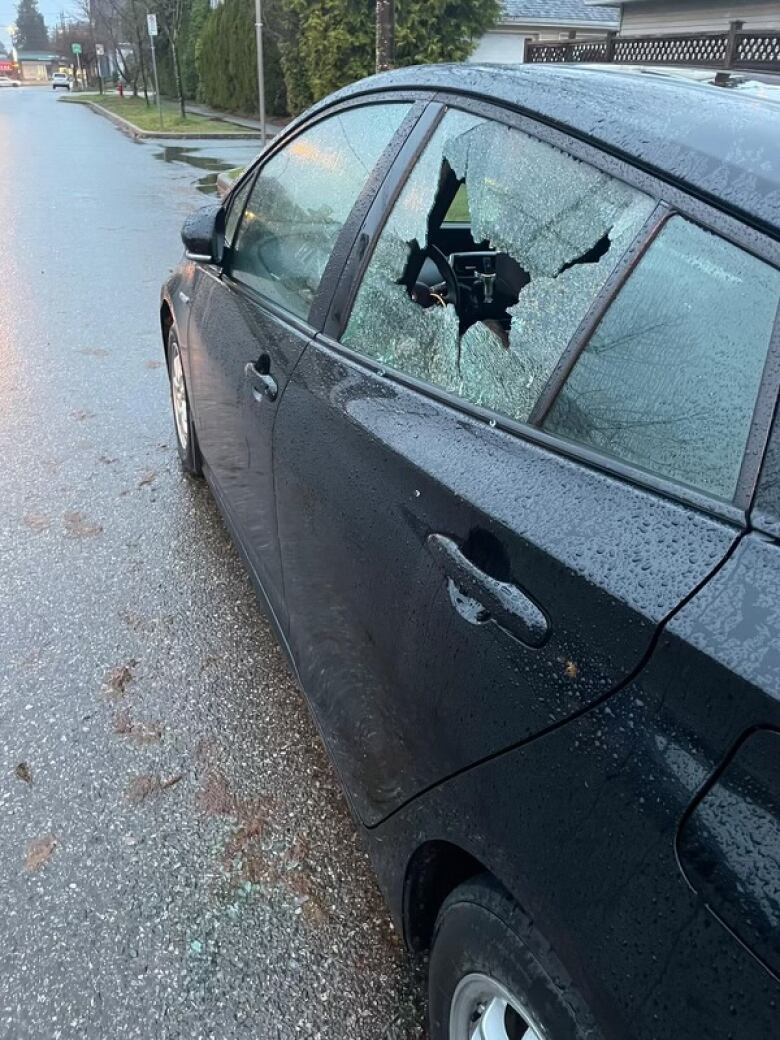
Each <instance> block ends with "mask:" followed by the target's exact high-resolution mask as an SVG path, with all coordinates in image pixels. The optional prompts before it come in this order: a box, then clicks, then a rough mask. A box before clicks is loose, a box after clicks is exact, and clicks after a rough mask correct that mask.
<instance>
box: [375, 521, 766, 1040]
mask: <svg viewBox="0 0 780 1040" xmlns="http://www.w3.org/2000/svg"><path fill="white" fill-rule="evenodd" d="M778 554H780V546H777V545H776V544H771V545H770V544H768V543H766V542H764V541H763V540H762V539H761V538H760V537H759V536H756V535H748V536H746V537H745V538H744V539H743V540H741V541H740V543H739V546H738V547H737V549H736V550H735V551H734V553H733V554H732V556H731V557H730V558H729V560H727V561H726V563H724V565H723V567H722V568H721V569H720V571H719V572H718V574H717V575H716V576H715V578H713V580H712V582H711V583H710V584H709V585H707V586H705V588H704V589H703V590H702V592H701V593H699V595H698V596H695V597H694V598H693V599H691V600H690V602H689V603H688V604H687V605H686V606H685V607H684V608H682V609H681V610H680V611H679V613H678V614H677V615H676V616H675V618H673V619H672V621H671V622H670V624H669V625H668V627H667V629H666V630H665V631H664V633H663V634H662V636H661V637H660V640H659V643H658V646H657V647H656V649H655V650H654V653H653V655H652V656H651V658H650V661H649V662H648V664H647V665H646V666H645V668H644V669H643V670H642V672H641V673H640V674H639V675H638V676H637V678H636V679H634V680H633V681H632V682H630V683H629V684H628V685H627V686H626V687H625V688H624V689H623V690H622V691H620V692H619V693H617V694H615V695H614V696H612V697H609V698H607V699H606V700H605V701H604V702H603V703H602V704H600V705H598V706H597V707H595V708H593V709H591V710H590V711H589V712H587V713H585V714H584V715H582V716H581V717H580V718H578V719H577V720H575V721H573V722H570V723H568V724H566V725H563V726H559V727H557V728H556V729H555V730H554V731H552V732H551V733H549V734H548V735H546V736H545V737H543V738H542V739H540V740H536V741H532V742H530V743H528V744H527V745H525V746H521V747H519V748H517V749H516V750H513V751H511V752H509V753H507V754H504V755H501V756H499V757H497V758H495V759H493V760H492V761H490V762H488V763H486V764H484V765H482V766H479V767H478V768H476V769H474V770H471V771H470V772H468V773H466V774H464V775H463V776H460V777H458V778H456V779H453V780H451V781H450V782H449V783H447V784H444V785H443V786H441V787H439V788H437V789H436V790H434V791H432V792H429V793H428V794H427V795H426V796H425V797H424V798H423V799H420V800H419V801H417V802H412V803H411V805H409V806H408V807H406V808H404V809H403V810H401V811H400V812H398V813H397V814H395V815H394V816H393V817H391V819H390V820H388V821H387V822H386V823H384V824H382V825H381V826H380V827H378V828H377V829H376V830H375V831H372V845H371V849H372V857H373V859H374V862H375V865H376V867H377V870H378V873H379V876H380V879H381V880H382V882H383V886H384V888H385V890H386V892H387V893H388V897H389V899H390V903H391V906H392V908H393V910H394V914H395V915H396V917H397V919H398V920H400V921H403V920H404V919H405V920H406V926H407V935H409V936H410V937H411V938H412V941H413V942H414V941H417V942H418V943H419V945H421V946H422V945H424V943H425V941H426V939H427V938H428V936H426V933H425V927H424V922H425V918H424V915H423V914H421V913H418V915H417V924H416V926H415V922H414V916H413V911H414V910H415V908H417V907H419V906H420V905H421V903H424V898H425V893H424V891H422V892H421V891H415V884H414V879H415V878H417V877H420V878H422V879H423V880H424V878H425V874H424V872H422V873H420V874H416V873H415V871H414V870H413V871H412V872H411V873H410V872H409V870H408V866H409V863H410V862H411V863H412V864H414V863H415V859H416V858H417V859H418V860H420V861H421V860H423V858H424V856H425V853H426V850H427V852H428V854H429V855H432V856H433V855H435V854H436V851H437V849H438V848H439V847H441V846H443V847H445V848H446V846H447V844H448V843H452V844H454V845H456V846H458V847H459V848H462V849H464V850H465V851H466V852H468V853H469V855H470V856H472V857H473V858H474V860H475V861H476V862H477V863H479V864H481V865H483V866H484V867H486V868H487V869H488V870H490V871H492V872H493V873H494V874H495V876H496V877H498V878H500V879H501V881H502V883H503V884H504V885H506V887H507V888H508V889H509V891H510V892H511V893H512V895H513V896H514V897H515V899H516V900H517V901H518V903H519V904H520V905H521V906H522V907H523V908H524V910H525V911H526V913H527V915H528V916H529V917H530V918H531V920H532V921H533V923H534V928H535V929H536V931H537V932H538V935H539V936H540V937H544V939H545V940H546V941H547V942H549V943H550V945H551V946H552V948H553V949H554V950H555V951H556V953H557V955H558V956H559V957H560V958H561V960H562V961H563V962H564V963H565V964H566V967H567V970H568V971H569V972H570V973H571V975H572V977H573V980H574V983H575V985H576V986H577V988H578V989H579V991H580V992H581V993H582V994H584V995H585V997H586V1000H587V1002H588V1004H589V1006H590V1008H591V1011H592V1012H593V1014H594V1015H595V1017H596V1020H597V1022H598V1024H599V1029H600V1030H601V1032H602V1034H603V1036H604V1037H605V1038H607V1040H634V1038H640V1037H641V1038H644V1037H651V1038H655V1037H658V1036H661V1035H663V1033H664V1030H666V1029H667V1024H668V1023H674V1029H675V1031H676V1032H675V1035H678V1036H684V1037H690V1038H691V1040H694V1038H697V1040H698V1038H700V1037H701V1036H703V1035H706V1036H708V1037H712V1038H713V1040H770V1038H772V1037H773V1036H775V1034H776V1027H777V999H778V979H777V978H776V977H774V976H773V974H772V973H771V971H769V970H768V968H767V964H766V958H765V950H766V944H767V943H770V944H771V946H772V949H773V951H776V948H777V932H776V927H773V925H774V922H775V920H776V915H777V913H778V896H779V895H780V893H778V890H777V888H776V884H775V886H774V887H773V885H772V884H771V883H769V884H767V881H770V882H771V878H769V879H768V878H767V876H766V875H764V876H763V877H762V878H761V880H760V881H759V879H757V878H754V877H753V876H752V874H753V870H754V869H755V867H756V865H757V864H758V863H759V862H761V860H759V859H758V858H757V857H756V855H755V852H754V851H753V850H751V848H750V845H749V844H748V845H747V846H745V845H744V844H743V838H744V827H745V823H744V821H743V820H741V819H737V818H735V817H734V816H733V815H731V814H727V815H721V816H720V817H719V820H718V823H719V826H720V827H721V828H723V830H722V832H721V833H720V834H719V835H718V846H717V847H720V848H722V849H723V850H724V852H725V855H724V856H723V858H722V859H718V861H717V862H718V869H719V871H723V872H724V875H723V876H724V877H726V878H728V882H729V883H730V885H731V887H730V889H729V887H728V884H726V883H725V882H723V883H722V885H721V887H720V888H719V892H718V901H717V902H716V903H714V904H713V902H712V898H711V896H712V893H711V890H710V889H709V888H708V887H707V886H699V887H696V884H697V879H696V877H695V875H694V874H689V876H688V877H686V874H685V873H684V871H683V869H682V868H681V863H680V859H679V856H678V845H677V840H678V830H679V827H680V824H681V822H682V820H683V819H684V817H685V814H686V810H687V809H688V807H689V806H690V805H691V804H692V803H693V802H694V800H695V799H696V798H697V796H698V795H699V794H700V793H701V792H702V791H704V790H706V789H707V785H708V782H709V781H710V778H711V777H712V776H713V775H714V774H715V773H716V771H717V770H718V768H719V767H720V766H721V764H722V763H723V762H725V761H726V759H727V758H728V756H730V754H731V752H732V749H733V748H734V747H735V746H736V745H737V744H738V743H739V742H740V741H741V739H742V738H743V736H744V735H745V733H746V732H747V731H749V730H750V729H752V728H753V727H754V726H767V725H773V726H775V727H777V725H778V724H780V701H779V700H778V698H777V693H776V691H777V687H776V686H773V687H772V690H774V691H775V692H774V693H773V692H768V691H767V689H766V675H767V672H766V669H757V668H754V666H753V662H754V661H755V659H756V658H755V655H748V654H745V655H742V654H740V658H741V660H742V661H743V662H744V664H745V666H746V667H745V669H744V679H742V678H735V676H734V674H733V671H732V654H733V653H734V652H735V651H736V652H738V650H737V647H738V646H739V645H741V642H742V639H743V638H744V637H745V636H746V635H747V636H750V635H751V634H753V635H754V637H755V638H756V639H758V640H761V639H762V638H765V636H762V632H766V627H765V625H766V621H767V615H766V609H767V608H761V607H760V606H759V607H758V609H757V608H756V607H755V606H752V605H751V604H754V603H755V599H756V590H758V592H759V596H760V597H761V598H766V600H767V601H768V600H769V599H773V600H774V602H775V603H776V602H777V601H778V592H780V578H779V577H778V568H780V559H778ZM724 600H725V604H724ZM731 604H733V607H734V609H733V611H731V610H727V616H728V619H729V620H728V621H726V622H725V623H724V620H723V607H724V605H727V606H729V605H731ZM724 637H725V644H724ZM730 642H731V646H732V647H733V649H729V643H730ZM771 667H772V669H773V670H774V669H775V667H776V665H774V664H772V665H771ZM775 681H776V680H775ZM775 772H776V770H775ZM774 796H775V797H776V792H775V793H774ZM765 807H766V803H764V804H763V805H762V803H761V801H760V800H756V801H754V802H753V804H752V805H751V806H748V807H746V809H749V811H751V812H753V813H756V814H760V813H761V810H762V808H765ZM754 837H755V840H756V841H758V840H761V839H765V838H767V837H768V840H769V842H770V844H769V845H768V847H767V849H766V851H765V853H764V854H765V855H769V856H770V857H775V862H776V853H777V851H778V850H777V847H776V844H777V821H776V820H775V821H774V824H773V828H770V829H769V831H768V832H767V831H765V830H764V831H761V832H759V831H756V832H755V834H754ZM617 850H619V852H618V851H617ZM714 851H715V847H714V846H711V852H714ZM740 853H741V856H742V857H744V858H743V859H742V860H741V862H740V859H739V856H740ZM735 854H736V856H737V862H738V863H740V870H744V871H745V872H746V873H747V874H748V875H749V876H751V879H752V881H751V883H752V884H753V885H755V884H760V885H761V892H762V899H763V903H762V904H760V905H762V906H763V908H764V909H763V913H764V915H765V916H764V918H762V919H754V920H753V922H752V924H753V930H752V934H750V935H749V934H748V932H750V931H751V929H750V927H749V925H750V923H751V921H750V918H746V917H745V916H741V917H740V932H739V933H738V934H739V936H740V939H741V940H742V941H739V940H738V939H736V938H735V936H734V935H733V934H732V932H731V931H730V930H729V929H728V928H727V927H725V926H724V923H723V921H722V916H721V915H723V914H724V908H725V906H728V917H727V920H728V923H729V924H731V925H732V926H733V914H734V913H735V912H736V913H738V912H739V908H740V905H741V903H742V900H743V898H744V896H743V894H742V893H741V892H740V872H739V871H738V872H737V873H735V872H734V871H733V870H729V863H730V862H732V863H733V862H734V857H735ZM421 921H422V922H423V925H421ZM428 926H430V922H428ZM416 928H417V929H419V931H417V930H416ZM750 947H752V948H753V950H754V951H755V952H751V949H750ZM762 955H763V956H762ZM667 1031H668V1030H667Z"/></svg>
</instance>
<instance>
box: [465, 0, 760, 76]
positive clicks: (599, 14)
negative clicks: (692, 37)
mask: <svg viewBox="0 0 780 1040" xmlns="http://www.w3.org/2000/svg"><path fill="white" fill-rule="evenodd" d="M776 3H777V0H775V4H776ZM619 24H620V11H619V10H617V9H616V8H614V7H605V6H601V5H598V4H591V3H589V2H586V0H502V3H501V17H500V19H499V21H498V24H497V25H496V26H494V28H492V29H490V30H488V32H486V33H485V35H484V36H483V37H482V39H481V40H480V41H479V43H478V44H477V46H476V48H475V50H474V52H473V53H472V55H471V57H470V58H469V61H488V62H521V61H523V59H524V55H525V44H526V41H534V40H565V39H569V38H576V39H581V38H587V37H593V36H604V34H605V33H606V32H608V31H609V30H617V28H618V26H619Z"/></svg>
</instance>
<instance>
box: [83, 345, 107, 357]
mask: <svg viewBox="0 0 780 1040" xmlns="http://www.w3.org/2000/svg"><path fill="white" fill-rule="evenodd" d="M109 353H110V351H108V350H103V348H102V347H84V348H83V349H82V350H80V351H79V354H86V355H87V357H108V355H109Z"/></svg>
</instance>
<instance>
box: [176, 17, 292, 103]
mask: <svg viewBox="0 0 780 1040" xmlns="http://www.w3.org/2000/svg"><path fill="white" fill-rule="evenodd" d="M263 59H264V63H265V88H266V110H267V112H268V115H284V114H286V112H287V93H286V90H285V83H284V76H283V74H282V68H281V62H280V56H279V48H278V46H277V43H276V40H275V39H274V37H273V36H272V35H271V33H270V32H266V33H265V34H264V37H263ZM196 65H197V71H198V79H199V92H198V93H199V97H201V98H202V99H203V101H205V102H206V103H207V104H209V105H213V106H214V108H222V109H226V110H229V111H235V112H256V111H257V106H258V95H257V47H256V45H255V5H254V0H225V3H224V4H222V5H221V6H220V7H217V8H216V9H215V10H213V11H209V12H208V14H207V15H206V18H205V20H204V22H203V27H202V29H201V31H200V34H199V37H198V41H197V46H196Z"/></svg>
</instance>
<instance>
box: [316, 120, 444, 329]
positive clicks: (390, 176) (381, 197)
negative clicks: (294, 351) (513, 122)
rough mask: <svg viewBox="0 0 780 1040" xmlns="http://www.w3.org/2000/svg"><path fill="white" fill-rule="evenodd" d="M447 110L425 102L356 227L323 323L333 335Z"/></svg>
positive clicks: (343, 324) (349, 308)
mask: <svg viewBox="0 0 780 1040" xmlns="http://www.w3.org/2000/svg"><path fill="white" fill-rule="evenodd" d="M444 112H445V108H444V106H443V105H437V104H435V103H433V102H432V103H430V104H428V105H426V107H425V110H424V111H423V112H422V113H421V115H420V118H419V120H418V121H417V122H416V124H415V125H414V127H412V129H411V130H410V132H409V134H408V136H407V137H406V140H405V141H404V143H403V145H402V147H401V148H400V149H399V151H398V153H397V155H396V156H395V158H394V160H393V163H392V164H391V166H390V168H389V170H388V171H387V175H386V177H385V179H384V181H383V183H382V185H381V186H380V188H379V189H378V190H377V192H376V195H375V197H374V200H373V202H372V203H371V205H370V206H369V207H368V210H367V212H366V215H365V218H364V220H363V221H362V223H361V225H360V226H359V227H358V228H357V229H356V233H355V239H354V242H353V244H352V248H351V250H350V252H349V255H348V256H347V259H346V262H345V263H344V265H343V269H342V272H341V277H340V279H339V283H338V285H337V286H336V288H335V291H334V294H333V297H332V299H331V301H330V307H329V310H328V314H327V317H326V320H325V322H324V325H323V329H324V330H325V331H327V332H328V334H329V335H331V336H332V337H333V338H334V339H339V338H340V337H341V335H342V333H343V332H344V329H345V328H346V325H347V322H348V320H349V315H350V313H351V311H352V306H353V304H354V302H355V297H356V296H357V291H358V289H359V288H360V285H361V283H362V281H363V278H364V276H365V273H366V269H367V268H368V265H369V263H370V262H371V258H372V256H373V255H374V248H375V247H376V244H377V242H378V241H379V238H380V236H381V234H382V231H383V229H384V226H385V224H386V223H387V221H388V219H389V217H390V214H391V213H392V211H393V207H394V206H395V203H396V201H397V200H398V196H399V195H400V194H401V192H402V190H403V188H404V186H405V184H406V182H407V180H408V179H409V177H410V175H411V173H412V171H413V170H414V168H415V166H416V165H417V161H418V159H419V158H420V156H421V155H422V153H423V151H424V150H425V148H426V147H427V145H428V142H429V141H430V139H431V137H432V136H433V134H434V132H435V130H436V128H437V127H438V125H439V123H440V122H441V120H442V118H443V116H444Z"/></svg>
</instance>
